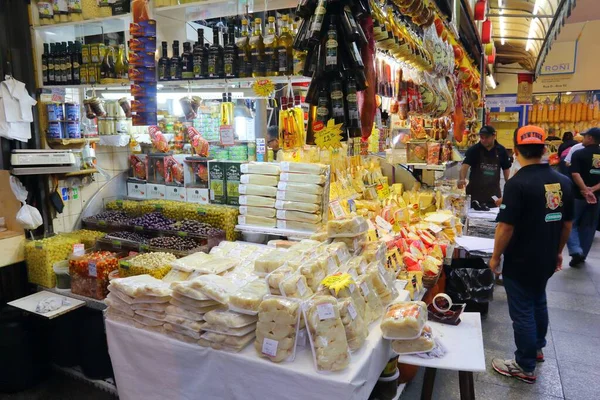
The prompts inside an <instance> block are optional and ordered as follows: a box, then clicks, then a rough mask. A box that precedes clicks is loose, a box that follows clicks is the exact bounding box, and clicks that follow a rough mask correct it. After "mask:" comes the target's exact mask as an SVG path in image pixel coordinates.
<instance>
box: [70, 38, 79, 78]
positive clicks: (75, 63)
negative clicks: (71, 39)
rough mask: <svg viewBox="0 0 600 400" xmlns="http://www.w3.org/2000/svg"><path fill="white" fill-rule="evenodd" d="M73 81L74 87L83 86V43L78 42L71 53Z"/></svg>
mask: <svg viewBox="0 0 600 400" xmlns="http://www.w3.org/2000/svg"><path fill="white" fill-rule="evenodd" d="M71 66H72V80H73V84H74V85H79V84H81V42H80V41H78V40H76V41H75V43H74V44H73V52H72V53H71Z"/></svg>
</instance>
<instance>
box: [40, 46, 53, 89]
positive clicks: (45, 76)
mask: <svg viewBox="0 0 600 400" xmlns="http://www.w3.org/2000/svg"><path fill="white" fill-rule="evenodd" d="M49 47H50V46H49V45H48V43H44V53H43V54H42V83H43V84H44V85H48V84H49V83H48V82H49V80H48V75H49V71H48V58H49V54H48V52H49ZM53 67H54V66H53Z"/></svg>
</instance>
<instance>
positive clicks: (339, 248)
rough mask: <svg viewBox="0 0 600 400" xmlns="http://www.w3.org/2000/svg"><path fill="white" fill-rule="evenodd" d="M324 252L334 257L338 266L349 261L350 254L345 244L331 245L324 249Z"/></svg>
mask: <svg viewBox="0 0 600 400" xmlns="http://www.w3.org/2000/svg"><path fill="white" fill-rule="evenodd" d="M326 250H327V252H328V253H329V254H333V255H334V256H335V257H336V261H337V263H338V265H342V264H344V263H345V262H346V261H348V260H349V259H350V252H349V251H348V247H346V244H345V243H340V242H337V243H331V244H329V245H328V246H327V247H326Z"/></svg>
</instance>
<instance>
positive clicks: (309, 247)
mask: <svg viewBox="0 0 600 400" xmlns="http://www.w3.org/2000/svg"><path fill="white" fill-rule="evenodd" d="M320 244H321V243H319V242H317V241H316V240H311V239H302V240H301V241H299V242H295V244H294V245H293V246H291V247H290V250H291V251H297V252H298V253H306V252H307V251H313V250H314V249H315V248H316V247H317V246H319V245H320Z"/></svg>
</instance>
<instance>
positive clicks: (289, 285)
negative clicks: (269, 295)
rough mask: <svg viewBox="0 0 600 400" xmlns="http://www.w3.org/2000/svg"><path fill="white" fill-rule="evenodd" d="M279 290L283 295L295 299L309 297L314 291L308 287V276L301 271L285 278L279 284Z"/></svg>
mask: <svg viewBox="0 0 600 400" xmlns="http://www.w3.org/2000/svg"><path fill="white" fill-rule="evenodd" d="M279 291H280V292H281V295H282V296H285V297H291V298H294V299H307V298H309V297H310V296H312V295H313V291H312V290H311V289H310V287H308V283H307V282H306V278H305V277H304V275H302V274H301V273H299V272H295V273H293V274H291V275H290V276H288V277H286V278H285V279H283V280H282V281H281V283H280V284H279Z"/></svg>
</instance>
